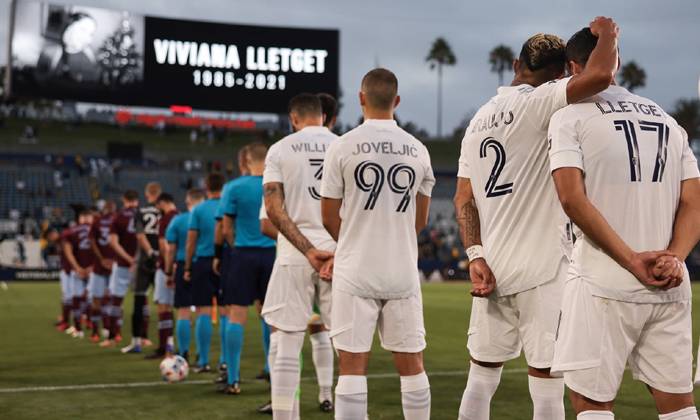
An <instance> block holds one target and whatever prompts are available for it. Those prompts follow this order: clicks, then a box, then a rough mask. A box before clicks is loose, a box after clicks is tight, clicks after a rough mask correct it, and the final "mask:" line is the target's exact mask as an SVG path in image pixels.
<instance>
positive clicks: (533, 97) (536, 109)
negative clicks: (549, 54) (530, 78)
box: [525, 77, 571, 130]
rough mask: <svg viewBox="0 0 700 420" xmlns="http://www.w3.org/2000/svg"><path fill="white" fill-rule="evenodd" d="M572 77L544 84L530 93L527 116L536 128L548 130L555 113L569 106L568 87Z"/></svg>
mask: <svg viewBox="0 0 700 420" xmlns="http://www.w3.org/2000/svg"><path fill="white" fill-rule="evenodd" d="M569 80H571V77H565V78H563V79H559V80H552V81H551V82H547V83H543V84H541V85H539V86H538V87H536V88H535V89H534V90H533V91H532V92H530V93H529V94H528V95H529V96H528V99H527V109H526V110H525V115H527V117H529V118H530V121H532V123H533V124H534V125H535V127H537V128H539V129H541V130H546V129H547V126H548V125H549V120H550V119H551V118H552V115H554V113H555V112H557V111H558V110H560V109H562V108H564V107H565V106H566V105H567V100H566V86H567V85H568V84H569Z"/></svg>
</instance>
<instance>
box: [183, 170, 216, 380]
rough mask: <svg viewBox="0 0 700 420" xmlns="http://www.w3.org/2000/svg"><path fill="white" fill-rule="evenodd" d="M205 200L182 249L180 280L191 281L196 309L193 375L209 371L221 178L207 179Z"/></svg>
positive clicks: (211, 176) (193, 214)
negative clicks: (196, 362) (183, 251)
mask: <svg viewBox="0 0 700 420" xmlns="http://www.w3.org/2000/svg"><path fill="white" fill-rule="evenodd" d="M206 184H207V199H206V200H204V201H203V202H202V203H200V204H199V205H198V206H196V207H194V208H193V209H192V211H191V212H190V220H189V225H188V232H187V246H186V250H185V262H184V266H185V272H184V275H183V278H184V280H185V281H186V282H189V281H191V282H192V304H193V305H194V306H195V307H197V322H196V324H195V342H196V344H197V353H198V354H199V360H198V365H197V366H196V367H195V368H194V369H193V371H194V372H195V373H203V372H211V367H210V366H209V348H210V346H211V335H212V322H211V315H212V313H211V309H212V300H213V299H214V298H215V297H216V296H217V295H218V293H219V276H217V275H216V273H214V270H213V269H212V262H213V259H214V230H215V227H216V226H215V225H216V209H217V207H218V206H219V198H220V197H221V187H222V186H223V184H224V178H223V176H222V175H221V174H218V173H213V174H209V175H208V176H207V180H206Z"/></svg>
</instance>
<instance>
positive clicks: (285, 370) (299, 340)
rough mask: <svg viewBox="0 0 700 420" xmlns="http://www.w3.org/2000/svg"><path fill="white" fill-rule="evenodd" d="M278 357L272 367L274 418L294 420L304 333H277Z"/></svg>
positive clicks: (276, 419)
mask: <svg viewBox="0 0 700 420" xmlns="http://www.w3.org/2000/svg"><path fill="white" fill-rule="evenodd" d="M275 335H276V336H277V355H276V356H275V364H274V366H273V367H272V375H271V376H272V380H271V382H272V387H271V388H272V411H273V415H272V418H273V419H274V420H293V419H294V400H295V398H296V392H297V388H298V387H299V374H300V370H301V366H300V363H299V353H301V347H302V345H303V344H304V331H301V332H286V331H277V332H276V333H275Z"/></svg>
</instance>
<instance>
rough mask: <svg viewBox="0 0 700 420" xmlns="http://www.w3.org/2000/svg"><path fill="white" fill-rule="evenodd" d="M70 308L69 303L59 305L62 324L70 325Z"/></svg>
mask: <svg viewBox="0 0 700 420" xmlns="http://www.w3.org/2000/svg"><path fill="white" fill-rule="evenodd" d="M71 306H72V305H71V304H70V302H63V303H62V304H61V309H62V316H63V322H64V323H66V324H70V315H71Z"/></svg>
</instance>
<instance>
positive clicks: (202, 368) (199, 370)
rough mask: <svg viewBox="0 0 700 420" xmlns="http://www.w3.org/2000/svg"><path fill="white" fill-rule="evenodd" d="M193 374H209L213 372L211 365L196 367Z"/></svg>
mask: <svg viewBox="0 0 700 420" xmlns="http://www.w3.org/2000/svg"><path fill="white" fill-rule="evenodd" d="M192 372H194V373H209V372H211V366H209V365H204V366H195V367H194V368H192Z"/></svg>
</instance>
